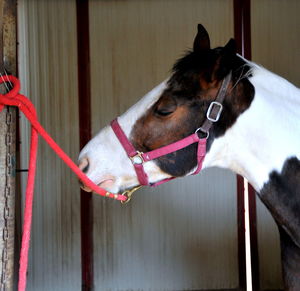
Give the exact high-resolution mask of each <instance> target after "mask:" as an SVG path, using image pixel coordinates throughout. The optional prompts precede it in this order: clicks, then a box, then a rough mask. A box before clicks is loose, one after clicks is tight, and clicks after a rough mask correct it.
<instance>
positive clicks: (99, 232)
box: [90, 0, 238, 290]
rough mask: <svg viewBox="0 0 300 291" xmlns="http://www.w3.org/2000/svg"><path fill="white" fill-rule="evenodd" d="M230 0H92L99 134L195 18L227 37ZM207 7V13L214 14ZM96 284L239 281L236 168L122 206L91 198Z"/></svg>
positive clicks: (201, 285)
mask: <svg viewBox="0 0 300 291" xmlns="http://www.w3.org/2000/svg"><path fill="white" fill-rule="evenodd" d="M232 12H233V7H232V1H222V0H221V1H208V0H207V1H187V0H184V1H182V0H180V1H179V0H177V1H174V0H155V1H145V0H129V1H96V0H95V1H91V2H90V39H91V65H92V67H91V70H92V72H91V76H92V113H93V114H92V123H93V132H94V133H96V132H97V131H98V130H99V129H100V128H101V127H102V126H104V125H106V124H107V123H108V122H109V121H110V120H112V119H113V118H114V117H115V116H117V115H118V114H121V113H122V112H124V111H125V110H126V109H127V108H129V107H130V106H131V105H132V104H134V103H135V102H136V101H137V100H139V99H140V98H141V97H142V96H143V95H144V94H145V93H146V92H148V91H149V90H150V89H152V88H153V87H154V86H155V85H157V84H158V83H160V82H162V81H163V80H164V79H165V78H166V77H167V76H169V74H170V69H171V67H172V65H173V63H174V62H175V60H176V59H177V58H178V57H179V56H181V55H182V54H183V52H184V51H185V50H186V49H188V48H191V47H192V44H193V39H194V36H195V33H196V27H197V24H198V23H199V22H201V23H202V24H204V25H205V27H207V29H208V31H209V32H210V34H211V35H212V39H211V40H212V46H219V45H224V44H225V43H226V42H227V41H228V40H229V38H230V37H232V36H233V13H232ZM212 15H213V17H212ZM94 213H95V216H94V222H95V225H94V238H95V249H94V254H95V268H94V269H95V280H96V281H95V284H96V286H97V290H183V289H184V290H195V289H196V290H200V289H217V288H236V287H237V286H238V265H237V262H238V260H237V224H236V223H237V222H236V177H235V175H234V174H232V173H230V172H227V171H221V170H217V169H211V170H210V171H206V172H204V173H202V174H201V175H199V176H196V177H189V178H185V179H180V180H177V181H172V182H170V183H169V184H166V185H163V186H160V187H158V188H155V189H143V190H140V191H139V192H138V193H136V197H134V199H133V201H132V203H130V204H128V205H126V206H121V205H119V204H118V203H115V202H114V201H108V200H104V199H101V198H99V197H94Z"/></svg>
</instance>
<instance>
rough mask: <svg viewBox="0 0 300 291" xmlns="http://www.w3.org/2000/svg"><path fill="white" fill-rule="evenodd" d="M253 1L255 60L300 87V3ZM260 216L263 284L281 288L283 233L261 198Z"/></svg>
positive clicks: (253, 52)
mask: <svg viewBox="0 0 300 291" xmlns="http://www.w3.org/2000/svg"><path fill="white" fill-rule="evenodd" d="M251 3H252V7H251V8H252V9H251V15H252V18H251V22H252V26H251V28H252V31H251V33H252V59H253V61H255V62H257V63H259V64H261V65H263V66H264V67H266V68H267V69H269V70H271V71H273V72H275V73H277V74H279V75H281V76H283V77H285V78H287V79H288V80H289V81H291V82H293V83H294V84H296V85H297V86H300V66H299V63H300V50H299V46H300V38H299V33H300V18H299V11H300V2H299V1H298V0H289V1H285V0H252V1H251ZM270 86H271V84H270ZM279 134H280V133H279ZM257 218H258V223H257V230H258V245H259V263H260V278H261V287H262V289H275V288H276V289H278V288H280V287H282V283H281V263H280V246H279V234H278V230H277V227H276V225H275V222H274V220H273V218H272V217H271V215H270V214H269V212H268V210H266V208H265V206H264V205H263V204H262V203H261V202H260V201H259V200H258V202H257Z"/></svg>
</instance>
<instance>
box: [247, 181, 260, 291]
mask: <svg viewBox="0 0 300 291" xmlns="http://www.w3.org/2000/svg"><path fill="white" fill-rule="evenodd" d="M248 201H249V217H250V247H251V267H252V288H253V291H258V290H260V278H259V259H258V241H257V216H256V192H255V190H254V188H253V187H252V185H250V184H248Z"/></svg>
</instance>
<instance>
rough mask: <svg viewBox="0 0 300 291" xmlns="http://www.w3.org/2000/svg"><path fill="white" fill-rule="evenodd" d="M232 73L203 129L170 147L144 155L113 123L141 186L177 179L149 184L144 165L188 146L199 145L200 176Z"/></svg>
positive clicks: (210, 107)
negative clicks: (202, 134)
mask: <svg viewBox="0 0 300 291" xmlns="http://www.w3.org/2000/svg"><path fill="white" fill-rule="evenodd" d="M231 75H232V74H231V71H230V72H229V74H228V75H227V76H226V77H225V78H224V79H223V82H222V85H221V87H220V89H219V92H218V94H217V96H216V99H215V101H213V102H211V103H210V105H209V107H208V110H207V113H206V119H205V121H204V123H203V124H202V126H201V127H199V128H198V129H197V130H196V131H195V133H193V134H191V135H189V136H187V137H185V138H183V139H181V140H179V141H176V142H174V143H171V144H169V145H166V146H163V147H160V148H158V149H155V150H152V151H149V152H146V153H143V152H139V151H137V150H136V149H135V148H134V146H133V145H132V143H131V142H130V141H129V139H128V138H127V136H126V135H125V133H124V131H123V130H122V128H121V126H120V125H119V123H118V119H117V118H116V119H114V120H113V121H112V122H111V127H112V129H113V131H114V133H115V135H116V136H117V138H118V140H119V142H120V143H121V145H122V146H123V148H124V150H125V151H126V153H127V156H128V157H129V159H130V160H131V162H132V164H133V166H134V169H135V172H136V175H137V178H138V180H139V183H140V185H143V186H151V187H154V186H158V185H161V184H163V183H165V182H168V181H170V180H172V179H174V178H175V177H171V178H167V179H164V180H162V181H159V182H156V183H149V179H148V176H147V174H146V172H145V170H144V166H143V164H144V163H145V162H148V161H152V160H154V159H157V158H159V157H161V156H165V155H167V154H170V153H173V152H176V151H178V150H181V149H183V148H186V147H187V146H189V145H191V144H194V143H198V148H197V169H196V170H195V171H194V173H193V175H195V174H198V173H199V172H200V170H201V169H202V163H203V160H204V157H205V155H206V140H207V139H208V136H209V130H210V129H211V127H212V125H213V123H215V122H217V121H218V120H219V119H220V116H221V113H222V110H223V105H222V104H223V101H224V98H225V94H226V91H227V89H228V85H229V82H230V80H231ZM199 131H201V132H203V133H205V134H206V137H205V138H200V137H199V135H198V132H199Z"/></svg>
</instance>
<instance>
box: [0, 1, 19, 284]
mask: <svg viewBox="0 0 300 291" xmlns="http://www.w3.org/2000/svg"><path fill="white" fill-rule="evenodd" d="M16 18H17V14H16V1H15V0H0V19H1V20H0V73H1V74H6V72H7V74H16V62H17V58H16V45H17V41H16ZM6 92H7V90H6V89H5V86H4V85H2V86H1V91H0V93H2V94H4V93H6ZM16 115H17V110H16V108H13V107H6V108H4V109H3V110H2V111H1V112H0V236H1V240H0V289H1V290H4V289H5V290H11V289H12V288H13V278H14V242H15V241H14V237H15V193H16V160H17V158H16Z"/></svg>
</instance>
